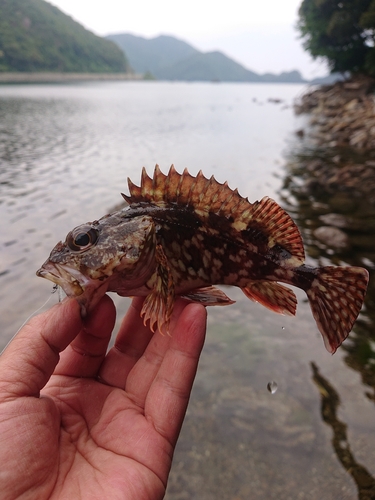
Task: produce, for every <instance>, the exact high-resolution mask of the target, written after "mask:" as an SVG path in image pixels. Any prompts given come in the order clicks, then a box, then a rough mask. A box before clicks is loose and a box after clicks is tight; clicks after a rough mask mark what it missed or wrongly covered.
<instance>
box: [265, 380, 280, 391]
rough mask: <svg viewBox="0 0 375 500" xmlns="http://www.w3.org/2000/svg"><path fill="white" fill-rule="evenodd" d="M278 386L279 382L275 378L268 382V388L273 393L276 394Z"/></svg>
mask: <svg viewBox="0 0 375 500" xmlns="http://www.w3.org/2000/svg"><path fill="white" fill-rule="evenodd" d="M277 387H278V386H277V382H275V381H274V380H272V381H271V382H268V384H267V390H268V392H270V393H271V394H275V392H276V391H277Z"/></svg>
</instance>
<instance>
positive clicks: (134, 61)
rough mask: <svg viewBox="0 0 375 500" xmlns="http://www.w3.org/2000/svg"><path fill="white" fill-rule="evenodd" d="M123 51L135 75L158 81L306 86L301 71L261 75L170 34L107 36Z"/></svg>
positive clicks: (219, 54) (218, 53)
mask: <svg viewBox="0 0 375 500" xmlns="http://www.w3.org/2000/svg"><path fill="white" fill-rule="evenodd" d="M105 38H106V39H107V40H111V41H112V42H114V43H116V44H117V45H118V47H119V48H120V49H121V50H123V51H124V54H125V55H126V57H127V59H128V61H129V64H130V66H131V67H132V68H133V70H134V71H135V72H136V73H143V74H146V73H148V74H152V75H153V76H154V77H155V78H157V79H159V80H184V81H223V82H224V81H228V82H234V81H236V82H259V83H261V82H288V83H305V82H306V80H305V79H303V78H302V76H301V73H300V72H299V71H298V70H292V71H284V72H282V73H280V74H279V75H277V74H273V73H265V74H264V75H262V74H258V73H256V72H255V71H252V70H250V69H247V68H245V67H244V66H243V65H242V64H240V63H238V62H236V61H234V60H233V59H231V58H230V57H228V56H227V55H225V54H224V53H223V52H221V51H212V52H201V51H199V50H197V49H195V48H194V47H193V46H192V45H190V44H189V43H187V42H185V41H183V40H180V39H179V38H176V37H173V36H170V35H159V36H157V37H153V38H145V37H141V36H137V35H132V34H131V33H116V34H111V35H107V36H106V37H105Z"/></svg>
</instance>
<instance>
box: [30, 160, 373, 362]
mask: <svg viewBox="0 0 375 500" xmlns="http://www.w3.org/2000/svg"><path fill="white" fill-rule="evenodd" d="M128 183H129V191H130V195H123V197H124V199H125V200H126V201H127V203H128V206H127V207H125V208H124V209H122V210H120V211H117V212H115V213H113V214H109V215H106V216H105V217H102V218H101V219H99V220H98V221H94V222H91V223H87V224H84V225H82V226H78V227H77V228H75V229H73V231H71V232H70V233H69V234H68V236H67V237H66V240H65V242H64V243H62V242H60V243H58V244H57V245H56V247H55V248H54V249H53V250H52V252H51V255H50V257H49V259H48V260H47V261H46V262H45V263H44V264H43V266H42V268H41V269H39V271H38V272H37V274H38V275H39V276H42V277H45V278H48V279H50V280H51V281H53V282H54V283H57V284H58V285H60V286H61V287H62V288H63V289H64V291H65V292H66V293H67V295H68V296H71V297H76V298H77V300H78V302H79V303H80V305H81V308H82V311H87V310H89V309H92V308H93V307H94V306H95V304H96V303H97V302H98V301H99V300H100V298H101V297H102V296H103V295H104V294H105V293H106V292H107V291H114V292H117V293H118V294H119V295H122V296H136V295H140V296H145V301H144V305H143V309H142V315H143V317H144V321H145V323H146V322H147V321H149V322H150V326H151V328H152V329H153V330H154V329H155V328H158V329H159V330H160V331H163V330H165V331H168V325H169V320H170V316H171V313H172V310H173V304H174V300H175V297H176V296H183V297H186V298H188V299H190V300H192V301H196V302H201V303H203V304H204V305H229V304H232V303H233V301H231V300H230V299H229V298H228V297H227V296H226V295H225V294H224V292H222V291H221V290H219V289H217V288H216V287H214V285H217V284H224V285H233V286H237V287H240V288H241V289H242V290H243V292H244V293H245V295H246V296H247V297H248V298H249V299H251V300H253V301H256V302H259V303H261V304H263V305H264V306H266V307H268V308H269V309H272V310H273V311H275V312H278V313H283V314H291V315H294V314H295V311H296V304H297V300H296V296H295V294H294V292H293V291H292V290H291V289H290V288H288V287H285V286H284V285H281V284H280V282H281V283H286V284H289V285H294V286H296V287H298V288H301V289H302V290H304V291H305V292H306V294H307V296H308V299H309V302H310V305H311V309H312V313H313V316H314V318H315V320H316V323H317V326H318V328H319V330H320V332H321V333H322V336H323V339H324V343H325V346H326V348H327V349H328V351H330V352H332V353H333V352H335V351H336V349H337V347H338V346H339V345H340V344H341V343H342V342H343V340H345V338H346V337H347V336H348V334H349V332H350V330H351V328H352V326H353V324H354V321H355V320H356V318H357V316H358V314H359V311H360V310H361V307H362V304H363V299H364V295H365V292H366V288H367V282H368V273H367V271H366V270H365V269H362V268H359V267H323V268H315V267H310V266H307V265H305V264H304V260H305V255H304V248H303V243H302V239H301V236H300V233H299V231H298V228H297V226H296V225H295V223H294V222H293V220H292V219H291V218H290V216H289V215H288V214H287V213H286V212H285V211H284V210H283V209H282V208H281V207H280V206H279V205H277V203H276V202H274V201H273V200H272V199H270V198H267V197H266V198H263V199H262V200H261V201H256V202H254V203H250V202H249V201H248V200H247V198H243V197H241V196H240V195H239V193H238V191H237V190H232V189H230V188H229V187H228V185H227V183H225V184H220V183H218V182H217V181H216V180H215V179H214V178H213V177H211V178H210V179H207V178H205V177H204V176H203V174H202V173H201V172H199V173H198V175H197V176H195V177H194V176H191V175H190V174H189V173H188V172H187V171H186V170H185V171H184V172H183V174H179V173H177V172H176V170H175V169H174V167H173V166H172V167H171V169H170V171H169V173H168V175H164V174H163V173H162V172H161V171H160V169H159V167H158V166H156V168H155V171H154V175H153V177H152V178H150V177H149V176H148V175H147V173H146V171H145V169H143V172H142V180H141V185H140V186H136V185H135V184H133V183H132V182H131V181H130V180H129V181H128Z"/></svg>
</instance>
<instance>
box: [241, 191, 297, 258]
mask: <svg viewBox="0 0 375 500" xmlns="http://www.w3.org/2000/svg"><path fill="white" fill-rule="evenodd" d="M254 223H256V224H259V225H260V227H261V228H262V230H263V231H264V232H265V233H266V234H267V236H268V245H269V247H270V248H273V247H274V246H275V245H280V246H281V247H282V248H284V249H285V250H287V251H288V252H289V253H290V254H291V256H292V257H294V260H295V262H294V264H295V265H298V263H300V264H302V263H303V261H304V260H305V250H304V248H303V241H302V238H301V234H300V232H299V229H298V227H297V226H296V224H295V222H294V221H293V219H292V218H291V217H290V215H289V214H288V213H287V212H286V211H285V210H284V209H283V208H281V207H280V205H278V204H277V203H276V201H274V200H272V199H271V198H268V196H265V197H264V198H262V199H261V200H260V201H256V202H255V203H253V205H252V208H251V210H250V212H249V213H247V211H244V212H242V214H239V216H238V222H237V224H238V225H241V224H243V226H244V227H246V228H251V226H252V224H254Z"/></svg>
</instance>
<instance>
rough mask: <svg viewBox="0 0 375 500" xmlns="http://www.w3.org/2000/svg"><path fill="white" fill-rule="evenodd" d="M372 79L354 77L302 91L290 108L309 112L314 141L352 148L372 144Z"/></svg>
mask: <svg viewBox="0 0 375 500" xmlns="http://www.w3.org/2000/svg"><path fill="white" fill-rule="evenodd" d="M374 88H375V79H373V78H370V77H364V76H362V77H356V78H354V77H353V78H352V80H349V81H344V82H342V81H340V82H336V83H335V84H333V85H330V86H323V87H319V88H318V89H316V90H313V91H311V92H308V93H306V94H304V95H303V96H302V97H301V98H300V100H299V101H298V102H296V103H295V106H294V109H295V112H296V113H297V114H300V113H310V114H311V119H310V125H311V127H312V131H311V132H312V135H313V138H314V140H315V141H317V142H318V144H321V145H327V144H335V145H338V144H340V145H344V146H351V147H352V148H355V149H360V150H370V149H374V148H375V101H374V96H373V93H372V91H373V89H374Z"/></svg>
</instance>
